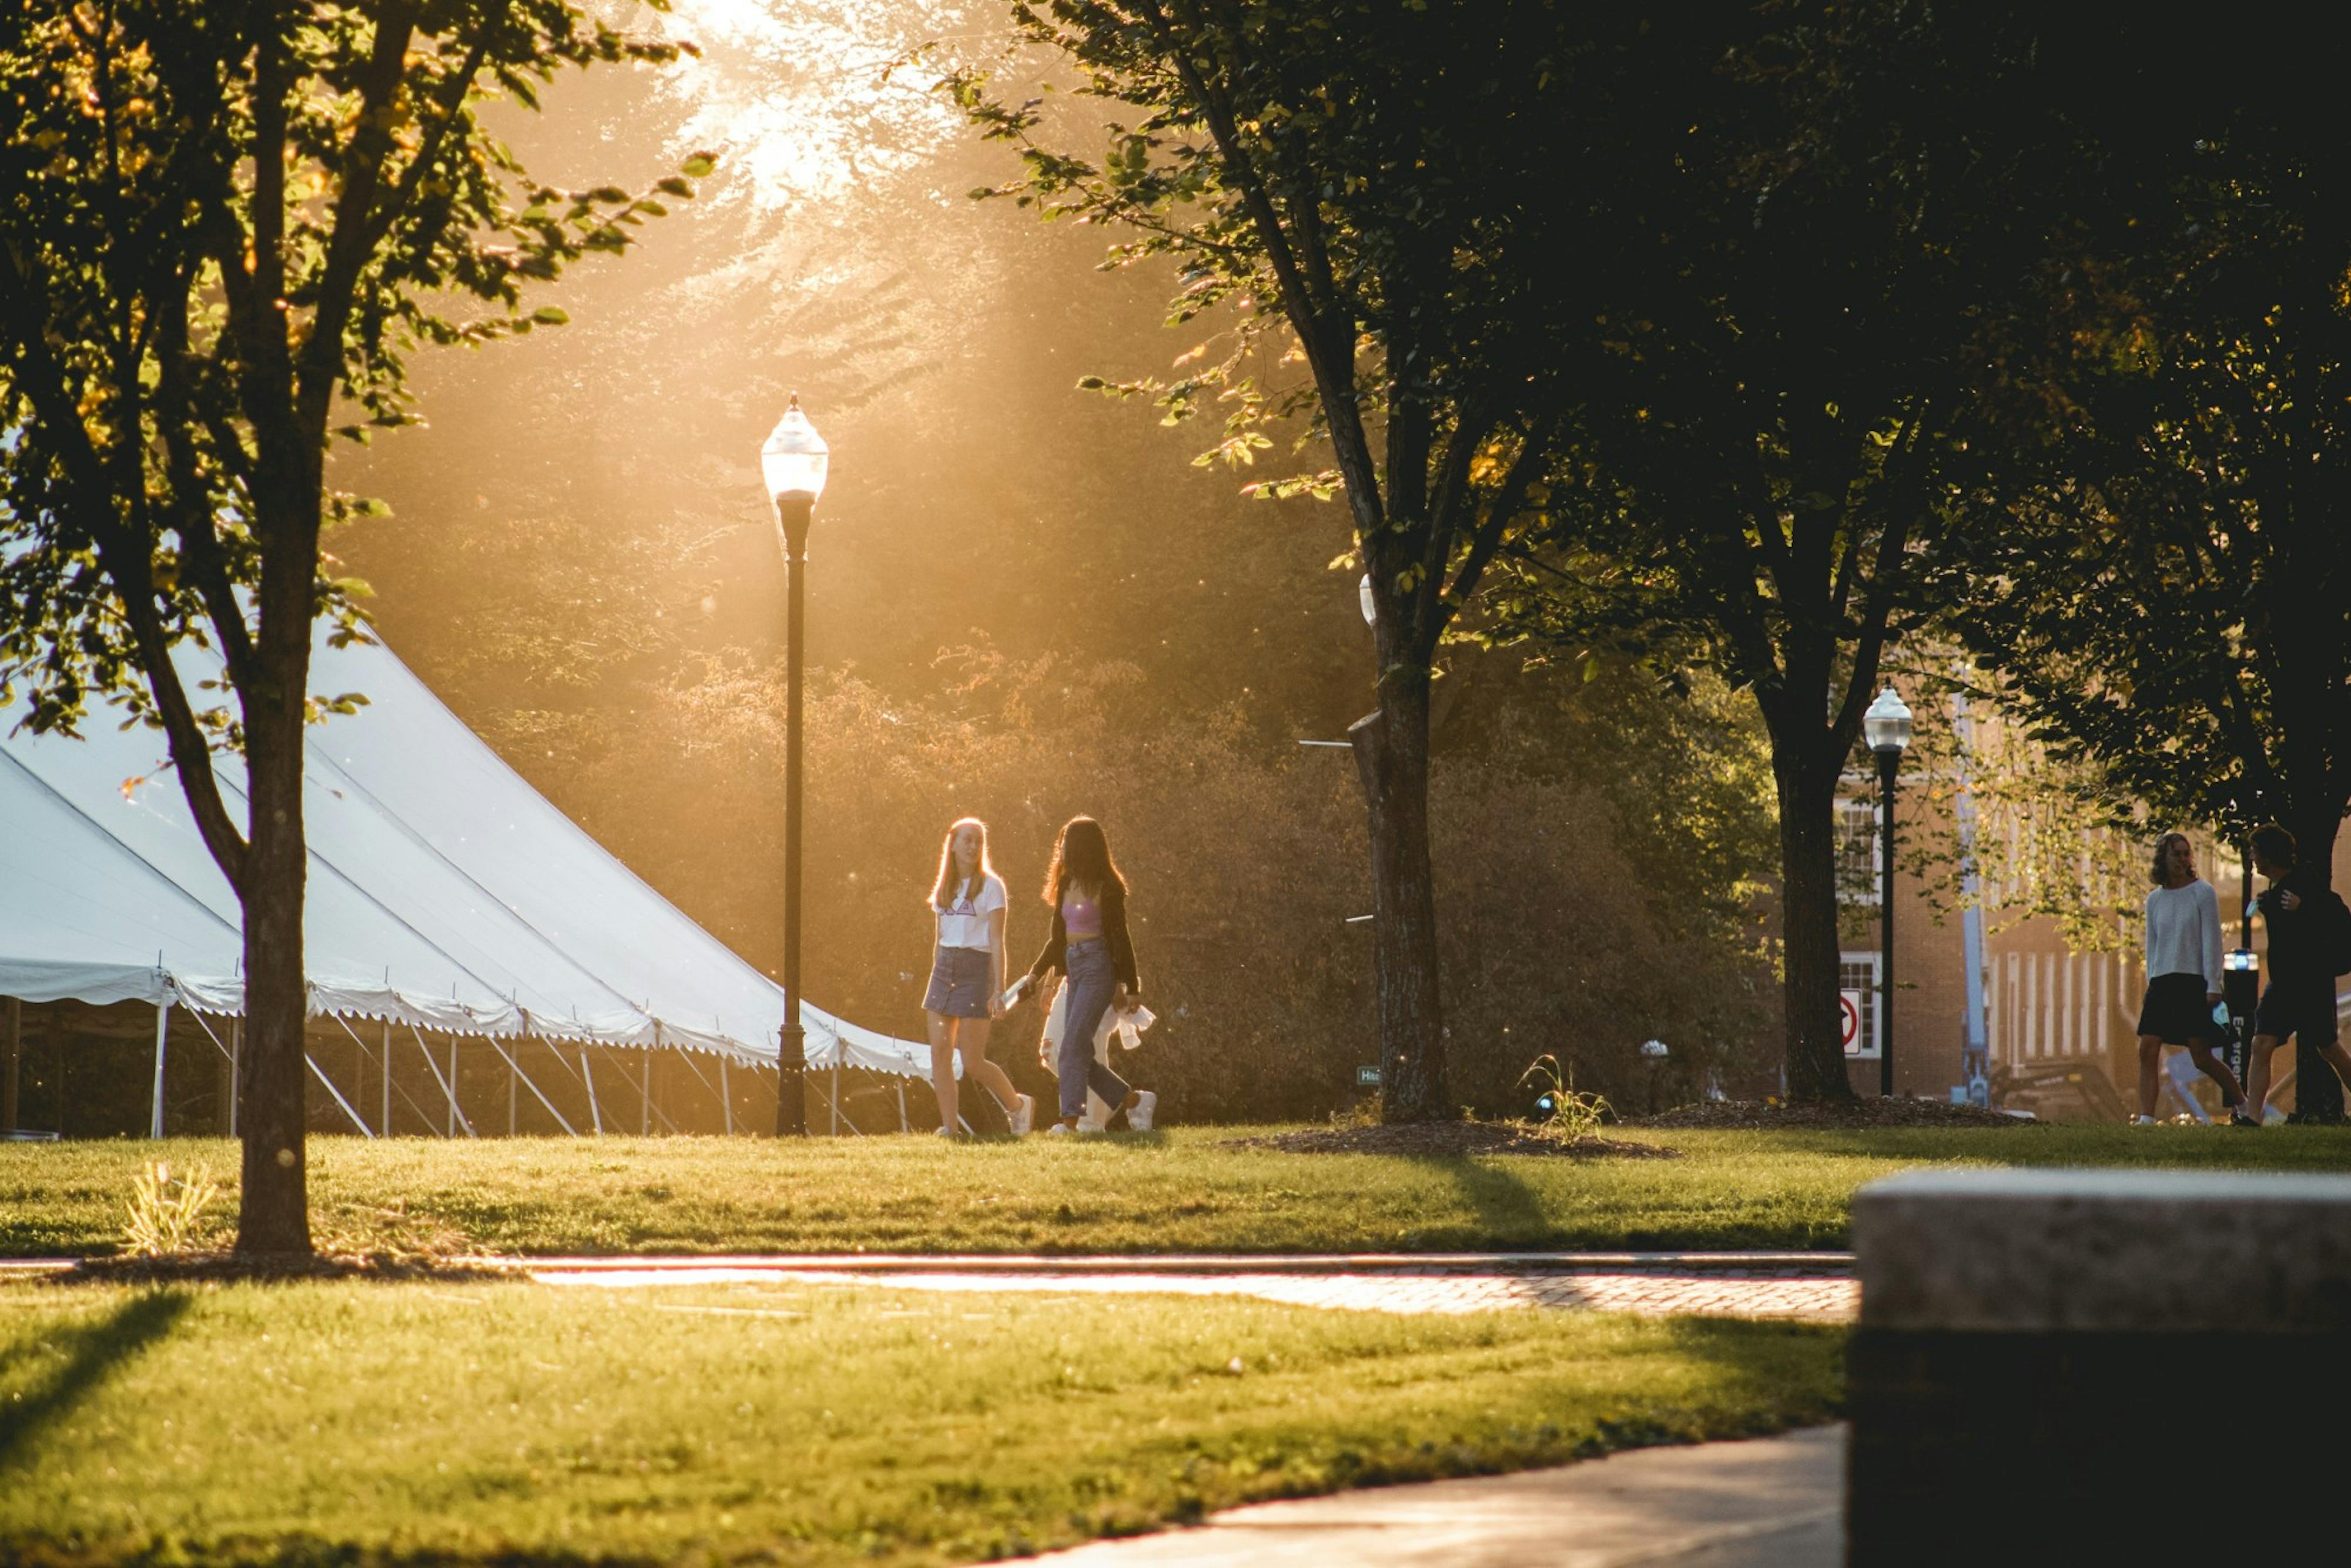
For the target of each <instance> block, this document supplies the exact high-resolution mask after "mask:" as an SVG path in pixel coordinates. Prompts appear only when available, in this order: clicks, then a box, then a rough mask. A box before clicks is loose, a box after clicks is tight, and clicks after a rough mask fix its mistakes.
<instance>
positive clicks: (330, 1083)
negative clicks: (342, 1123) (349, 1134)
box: [302, 1051, 375, 1138]
mask: <svg viewBox="0 0 2351 1568" xmlns="http://www.w3.org/2000/svg"><path fill="white" fill-rule="evenodd" d="M302 1060H303V1061H304V1062H305V1063H306V1064H308V1067H309V1069H310V1071H311V1072H312V1073H313V1074H314V1075H316V1077H317V1078H318V1080H319V1082H321V1083H323V1084H325V1085H326V1086H327V1092H328V1093H329V1094H331V1095H333V1096H334V1097H335V1103H336V1104H338V1105H340V1106H341V1107H342V1108H343V1114H344V1115H346V1116H349V1117H350V1119H351V1125H352V1126H354V1127H357V1128H358V1129H359V1130H360V1132H362V1133H365V1134H367V1135H368V1136H369V1137H371V1138H372V1137H374V1136H375V1134H374V1132H373V1131H371V1129H370V1128H369V1126H368V1124H367V1123H366V1122H365V1121H363V1120H361V1119H360V1113H358V1112H357V1111H354V1110H352V1109H351V1103H350V1101H348V1100H346V1099H344V1098H343V1092H342V1091H341V1090H340V1089H338V1088H336V1087H335V1081H334V1080H333V1079H331V1078H329V1077H328V1076H327V1075H326V1073H324V1072H323V1071H319V1064H318V1063H317V1062H316V1061H311V1058H310V1053H309V1052H308V1051H304V1052H303V1053H302Z"/></svg>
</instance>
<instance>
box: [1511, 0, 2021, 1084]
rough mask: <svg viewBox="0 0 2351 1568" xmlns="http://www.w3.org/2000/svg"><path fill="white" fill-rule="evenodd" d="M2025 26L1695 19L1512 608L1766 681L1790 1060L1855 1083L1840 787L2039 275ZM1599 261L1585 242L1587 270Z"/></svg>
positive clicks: (1761, 697)
mask: <svg viewBox="0 0 2351 1568" xmlns="http://www.w3.org/2000/svg"><path fill="white" fill-rule="evenodd" d="M2030 42H2031V40H2030V37H2029V36H2027V35H2023V34H2022V33H2021V32H2020V31H2019V30H2018V29H2016V28H2014V27H2012V26H2007V25H2005V23H2004V22H2003V19H2002V18H2001V16H1997V15H1993V16H1986V15H1983V14H1980V13H1971V14H1970V17H1969V19H1968V21H1967V23H1966V26H1965V29H1964V37H1955V36H1954V35H1953V34H1950V33H1946V32H1945V31H1944V30H1943V29H1942V28H1941V27H1940V26H1938V21H1937V18H1936V16H1935V15H1934V14H1932V13H1929V12H1928V11H1925V10H1922V9H1920V8H1917V7H1908V6H1903V5H1861V6H1840V7H1821V6H1809V5H1790V6H1785V7H1778V8H1759V9H1758V10H1757V11H1755V12H1754V13H1752V14H1751V15H1750V16H1745V17H1742V18H1740V19H1738V20H1737V21H1736V22H1734V23H1732V24H1730V25H1728V26H1725V27H1723V28H1722V29H1721V30H1719V31H1717V32H1714V33H1712V34H1708V35H1700V36H1698V37H1693V38H1690V39H1689V40H1687V43H1686V44H1685V45H1683V46H1682V47H1685V48H1686V49H1687V54H1686V55H1685V57H1684V61H1685V64H1684V68H1682V69H1679V70H1677V71H1675V72H1674V73H1672V75H1671V76H1670V78H1668V79H1669V80H1670V81H1671V82H1672V83H1673V84H1674V86H1675V88H1676V89H1677V91H1678V92H1679V94H1680V96H1679V97H1678V98H1677V103H1678V104H1679V105H1680V107H1681V109H1682V110H1683V112H1682V113H1680V114H1679V115H1677V117H1676V118H1677V121H1678V125H1677V133H1676V134H1673V135H1671V136H1667V137H1664V138H1659V137H1656V136H1654V135H1643V136H1639V137H1625V138H1623V139H1620V140H1619V141H1617V142H1616V143H1615V144H1614V157H1615V158H1616V160H1617V161H1618V162H1619V165H1620V168H1621V171H1622V174H1621V178H1620V180H1619V182H1618V183H1617V185H1616V186H1615V188H1614V193H1613V197H1614V200H1613V204H1612V205H1611V206H1610V207H1609V208H1608V209H1607V210H1606V211H1605V212H1604V213H1601V214H1594V217H1593V222H1592V224H1591V225H1590V226H1589V229H1588V231H1587V232H1588V233H1589V235H1591V236H1592V237H1591V241H1590V243H1591V244H1592V245H1593V246H1597V247H1601V248H1603V249H1604V251H1605V253H1606V256H1605V261H1604V267H1605V276H1604V277H1603V278H1602V279H1601V281H1600V282H1599V284H1598V287H1597V289H1596V291H1595V297H1594V300H1593V305H1594V312H1593V313H1594V317H1595V330H1594V332H1593V335H1592V337H1591V339H1590V340H1589V341H1588V344H1587V345H1586V352H1585V353H1584V354H1583V356H1582V358H1581V361H1580V363H1579V365H1578V375H1579V377H1580V379H1581V380H1582V382H1583V387H1584V390H1585V392H1586V393H1587V395H1586V397H1585V399H1584V400H1583V402H1581V403H1579V404H1578V406H1577V408H1576V411H1575V415H1574V418H1573V422H1572V423H1571V424H1570V426H1569V428H1568V431H1567V433H1566V438H1565V440H1564V441H1563V443H1562V451H1561V460H1560V461H1559V462H1558V463H1557V464H1556V465H1555V466H1554V472H1553V473H1552V474H1551V475H1549V476H1547V477H1550V478H1552V479H1553V480H1554V481H1555V483H1554V485H1553V486H1552V490H1551V491H1550V493H1549V496H1548V501H1549V528H1548V529H1547V530H1546V532H1545V533H1544V534H1542V535H1540V536H1538V538H1536V539H1535V540H1534V541H1532V542H1534V543H1537V544H1541V545H1545V546H1547V547H1548V548H1549V549H1551V551H1552V563H1551V564H1550V565H1549V566H1545V565H1542V564H1536V563H1531V562H1530V561H1529V560H1527V559H1518V558H1514V559H1511V560H1510V561H1509V562H1508V563H1507V564H1508V569H1509V570H1510V576H1511V578H1512V587H1511V591H1510V592H1509V593H1506V594H1501V595H1498V598H1497V601H1496V603H1495V606H1494V608H1495V614H1496V618H1497V622H1498V623H1499V626H1500V627H1501V628H1503V629H1504V630H1505V631H1506V632H1509V631H1515V632H1524V633H1529V634H1538V635H1542V636H1547V637H1551V638H1554V639H1560V640H1566V641H1571V642H1572V641H1578V640H1583V639H1595V638H1596V639H1600V640H1603V641H1615V642H1618V643H1625V644H1627V645H1631V646H1634V647H1636V648H1642V649H1646V650H1649V651H1651V652H1652V653H1657V652H1662V653H1663V654H1664V655H1665V656H1666V657H1667V659H1671V658H1675V657H1679V656H1682V655H1683V654H1684V653H1685V652H1686V650H1687V648H1688V647H1689V646H1690V645H1691V644H1693V643H1694V644H1696V645H1697V646H1698V648H1700V649H1702V650H1703V651H1704V653H1703V656H1704V657H1705V658H1706V659H1707V660H1708V662H1710V663H1712V664H1714V665H1715V666H1716V667H1717V668H1719V669H1720V670H1721V671H1722V672H1723V673H1724V674H1726V675H1727V676H1728V677H1729V679H1730V681H1731V682H1732V683H1733V684H1734V685H1738V686H1740V687H1742V688H1744V689H1746V690H1748V691H1750V692H1751V693H1752V694H1753V696H1754V700H1755V702H1756V704H1757V706H1758V707H1759V709H1760V711H1761V716H1762V718H1763V721H1764V724H1765V727H1766V728H1767V729H1768V731H1769V734H1770V737H1771V768H1772V780H1773V789H1774V793H1775V795H1776V797H1777V800H1778V805H1779V834H1780V889H1779V892H1780V906H1781V918H1782V942H1783V957H1784V962H1785V967H1786V986H1785V994H1786V1025H1785V1027H1786V1056H1785V1062H1786V1070H1787V1080H1788V1089H1789V1092H1790V1093H1791V1094H1792V1095H1793V1096H1795V1097H1797V1098H1801V1099H1842V1098H1846V1097H1849V1096H1850V1094H1851V1089H1850V1087H1849V1084H1848V1082H1847V1079H1846V1070H1845V1063H1844V1055H1843V1051H1842V1048H1841V1045H1840V1031H1839V1029H1838V1000H1837V992H1838V986H1839V979H1838V965H1839V956H1840V955H1839V947H1840V943H1839V938H1838V931H1837V914H1838V904H1837V892H1838V889H1837V867H1836V831H1835V820H1834V811H1835V801H1836V798H1837V794H1838V790H1839V788H1840V782H1841V780H1842V779H1843V778H1844V775H1845V774H1846V773H1847V772H1848V770H1849V769H1852V768H1854V767H1855V742H1856V740H1857V739H1858V737H1859V732H1860V727H1861V719H1862V715H1863V712H1864V711H1865V708H1866V707H1867V706H1868V704H1869V702H1870V701H1871V699H1872V697H1873V695H1875V693H1876V688H1877V684H1878V678H1879V674H1880V669H1881V661H1882V660H1883V658H1884V656H1885V654H1886V650H1887V648H1888V647H1889V645H1890V644H1892V643H1895V642H1896V641H1898V640H1899V639H1900V638H1901V637H1902V636H1903V635H1904V634H1905V633H1907V632H1910V631H1911V630H1913V629H1915V628H1917V627H1920V626H1921V625H1923V624H1924V622H1925V617H1926V615H1927V613H1928V612H1929V611H1931V610H1933V609H1935V608H1937V607H1938V606H1939V605H1941V604H1943V603H1946V602H1948V600H1949V595H1951V594H1952V593H1955V592H1960V591H1964V588H1965V578H1964V574H1963V573H1959V572H1953V571H1949V570H1945V569H1946V568H1947V566H1948V565H1949V563H1950V559H1951V558H1950V552H1951V549H1952V547H1953V531H1952V528H1951V521H1952V518H1953V517H1954V515H1955V510H1956V508H1957V507H1959V505H1960V504H1961V502H1962V501H1963V499H1964V498H1965V497H1967V496H1969V495H1970V494H1971V493H1972V487H1973V486H1975V485H1976V484H1977V481H1978V476H1979V475H1980V467H1981V457H1980V452H1978V451H1976V450H1973V449H1972V448H1971V441H1970V438H1971V436H1973V435H1975V434H1978V433H1979V432H1980V428H1981V424H1982V420H1981V417H1980V402H1979V393H1980V379H1981V376H1980V372H1981V369H1982V367H1983V366H1984V365H1985V364H1986V363H1987V362H1991V363H1993V364H1994V365H1995V366H1997V365H1998V364H2000V363H2001V362H2002V361H2001V360H2000V357H1999V355H1998V354H1997V352H1996V351H1995V350H1996V341H1995V339H1994V336H1993V334H1994V332H1995V330H1996V327H1997V324H1998V323H1999V322H2000V321H2001V319H2003V317H2002V314H2001V305H2002V302H2003V301H2004V300H2006V299H2007V298H2011V296H2013V295H2014V294H2015V293H2016V292H2017V291H2018V290H2019V289H2020V288H2022V287H2027V286H2029V285H2030V284H2031V283H2032V281H2033V279H2034V278H2035V277H2036V276H2037V274H2038V272H2039V270H2040V268H2041V265H2042V258H2043V256H2044V255H2045V246H2044V243H2043V237H2042V235H2041V233H2040V232H2039V229H2038V227H2037V220H2036V217H2035V215H2034V214H2037V213H2039V212H2040V211H2041V210H2042V208H2041V206H2039V205H2037V203H2039V202H2040V201H2041V200H2042V198H2041V197H2040V196H2039V195H2037V194H2036V193H2039V192H2043V191H2046V190H2047V189H2048V188H2049V185H2050V182H2051V180H2052V179H2053V170H2054V168H2055V167H2057V166H2059V165H2061V164H2062V160H2061V159H2059V158H2058V157H2057V153H2058V152H2060V151H2061V150H2062V149H2063V147H2064V138H2063V136H2062V135H2060V134H2058V133H2057V131H2056V128H2054V127H2053V122H2052V120H2051V117H2050V116H2049V114H2048V113H2047V111H2046V110H2045V109H2043V107H2040V106H2039V104H2038V102H2037V99H2036V93H2035V89H2034V79H2033V78H2032V73H2031V72H2030V69H2029V61H2030V59H2031V51H2030V48H2029V44H2030ZM1602 265H1603V264H1602V263H1601V262H1599V261H1598V260H1595V267H1600V266H1602Z"/></svg>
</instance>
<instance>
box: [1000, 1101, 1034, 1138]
mask: <svg viewBox="0 0 2351 1568" xmlns="http://www.w3.org/2000/svg"><path fill="white" fill-rule="evenodd" d="M1012 1098H1013V1099H1014V1100H1015V1101H1017V1102H1018V1103H1017V1104H1015V1105H1014V1106H1013V1108H1012V1114H1011V1115H1009V1116H1008V1117H1007V1118H1005V1119H1006V1120H1007V1121H1008V1122H1009V1123H1011V1124H1012V1135H1013V1136H1014V1137H1016V1138H1025V1137H1027V1136H1028V1135H1029V1128H1030V1127H1031V1126H1032V1125H1034V1124H1036V1120H1037V1101H1036V1097H1035V1096H1033V1095H1029V1094H1017V1093H1016V1094H1015V1095H1013V1097H1012Z"/></svg>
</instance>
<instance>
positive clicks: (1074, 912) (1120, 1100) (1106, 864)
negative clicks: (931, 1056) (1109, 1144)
mask: <svg viewBox="0 0 2351 1568" xmlns="http://www.w3.org/2000/svg"><path fill="white" fill-rule="evenodd" d="M1045 902H1046V903H1047V904H1050V905H1051V906H1052V909H1053V935H1052V936H1051V938H1050V940H1048V941H1047V942H1046V944H1045V950H1044V951H1043V952H1041V953H1040V954H1038V955H1037V961H1036V962H1035V963H1033V964H1031V965H1029V979H1030V980H1031V981H1032V982H1034V983H1036V984H1037V987H1038V995H1039V996H1040V998H1043V997H1046V996H1048V995H1050V991H1051V988H1052V977H1053V975H1054V974H1055V972H1056V971H1061V972H1065V973H1067V974H1068V976H1069V978H1070V994H1069V996H1068V998H1066V1000H1065V1002H1064V1005H1063V1008H1062V1013H1061V1057H1060V1061H1059V1064H1058V1065H1059V1068H1060V1071H1059V1077H1060V1079H1061V1119H1060V1120H1059V1121H1057V1122H1055V1123H1054V1124H1052V1125H1051V1126H1050V1127H1048V1128H1047V1129H1046V1131H1047V1132H1048V1133H1050V1134H1061V1135H1063V1136H1067V1135H1068V1134H1071V1133H1074V1132H1076V1131H1077V1130H1078V1119H1079V1118H1080V1117H1081V1116H1082V1115H1084V1114H1085V1111H1086V1091H1087V1089H1089V1088H1092V1090H1093V1092H1095V1093H1097V1094H1099V1095H1101V1096H1102V1103H1104V1104H1106V1105H1108V1106H1110V1107H1111V1111H1112V1113H1113V1114H1116V1113H1118V1112H1120V1111H1123V1112H1125V1113H1126V1120H1127V1124H1128V1125H1129V1126H1131V1127H1133V1128H1134V1130H1135V1131H1137V1132H1148V1131H1150V1130H1151V1117H1152V1113H1153V1112H1154V1111H1155V1109H1156V1108H1157V1105H1158V1103H1159V1097H1158V1096H1157V1095H1156V1094H1154V1093H1152V1092H1150V1091H1148V1090H1136V1089H1132V1088H1129V1087H1128V1086H1127V1082H1126V1080H1125V1079H1123V1078H1121V1077H1120V1076H1119V1075H1118V1074H1117V1073H1115V1072H1113V1071H1111V1070H1110V1069H1109V1068H1108V1067H1107V1066H1105V1065H1103V1064H1102V1062H1100V1061H1096V1060H1095V1059H1094V1031H1095V1030H1097V1029H1099V1028H1101V1026H1102V1014H1103V1013H1104V1012H1105V1011H1107V1010H1109V1009H1112V1008H1117V1009H1120V1010H1121V1011H1124V1010H1125V1009H1127V1008H1128V1007H1130V1006H1132V1005H1133V1004H1134V999H1135V998H1137V997H1138V996H1140V995H1141V994H1142V991H1143V982H1142V981H1141V979H1139V978H1138V977H1136V975H1135V969H1134V943H1133V942H1132V941H1131V940H1129V939H1128V937H1127V934H1126V879H1125V878H1124V877H1123V876H1121V875H1120V874H1119V871H1118V865H1117V862H1114V861H1113V860H1112V859H1111V856H1110V840H1109V839H1108V838H1106V837H1105V836H1103V833H1102V824H1101V823H1100V822H1097V821H1094V820H1093V819H1092V817H1072V818H1071V819H1070V820H1069V821H1067V822H1065V823H1063V824H1062V826H1061V838H1060V839H1059V840H1058V841H1055V843H1054V845H1053V866H1052V869H1051V870H1050V871H1049V872H1048V873H1046V874H1045Z"/></svg>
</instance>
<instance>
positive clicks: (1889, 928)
mask: <svg viewBox="0 0 2351 1568" xmlns="http://www.w3.org/2000/svg"><path fill="white" fill-rule="evenodd" d="M1861 733H1862V737H1863V738H1864V739H1865V740H1866V741H1868V742H1869V749H1870V750H1872V751H1874V752H1876V753H1877V802H1878V806H1877V810H1878V816H1879V818H1880V819H1881V820H1880V823H1879V838H1878V855H1879V861H1878V875H1877V911H1878V915H1879V919H1880V922H1881V925H1880V928H1879V936H1878V952H1877V1092H1879V1093H1880V1094H1883V1095H1885V1096H1886V1097H1887V1098H1889V1099H1891V1098H1892V1097H1893V1094H1894V775H1895V772H1896V769H1898V768H1900V767H1901V766H1902V753H1903V752H1904V751H1906V750H1907V749H1908V748H1909V745H1910V708H1909V706H1908V705H1907V704H1906V703H1905V702H1903V700H1902V699H1901V698H1900V697H1899V696H1897V695H1896V694H1895V691H1894V688H1893V686H1891V685H1888V686H1887V687H1886V689H1885V690H1884V691H1882V692H1880V693H1878V694H1877V700H1876V701H1875V702H1873V703H1871V704H1870V705H1869V711H1868V712H1867V713H1865V714H1864V715H1862V716H1861Z"/></svg>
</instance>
